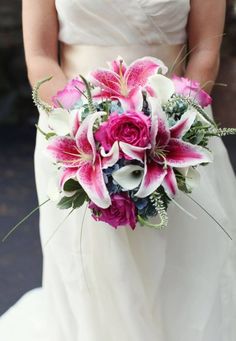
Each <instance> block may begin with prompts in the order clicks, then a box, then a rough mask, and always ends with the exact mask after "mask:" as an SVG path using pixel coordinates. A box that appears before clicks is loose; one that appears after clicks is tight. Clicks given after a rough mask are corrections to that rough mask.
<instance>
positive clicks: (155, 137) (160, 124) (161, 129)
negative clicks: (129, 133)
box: [148, 97, 170, 148]
mask: <svg viewBox="0 0 236 341" xmlns="http://www.w3.org/2000/svg"><path fill="white" fill-rule="evenodd" d="M148 101H149V104H150V107H151V120H152V123H151V132H150V135H151V145H152V148H154V147H155V146H156V145H158V146H165V145H166V143H167V142H168V141H169V138H170V132H169V127H168V122H167V118H166V114H165V113H164V111H163V110H162V107H161V104H160V102H159V101H158V100H157V99H156V98H152V97H150V98H149V99H148Z"/></svg>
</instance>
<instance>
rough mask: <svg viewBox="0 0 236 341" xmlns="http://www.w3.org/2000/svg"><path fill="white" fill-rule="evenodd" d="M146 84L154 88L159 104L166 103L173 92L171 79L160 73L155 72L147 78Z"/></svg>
mask: <svg viewBox="0 0 236 341" xmlns="http://www.w3.org/2000/svg"><path fill="white" fill-rule="evenodd" d="M148 85H150V86H151V88H152V89H153V90H154V92H155V94H156V97H157V98H158V100H159V101H160V103H161V105H163V104H166V103H167V101H168V100H169V99H170V97H171V96H172V95H173V94H174V93H175V86H174V83H173V81H172V80H171V79H170V78H168V77H166V76H163V75H161V74H156V75H153V76H151V77H149V78H148Z"/></svg>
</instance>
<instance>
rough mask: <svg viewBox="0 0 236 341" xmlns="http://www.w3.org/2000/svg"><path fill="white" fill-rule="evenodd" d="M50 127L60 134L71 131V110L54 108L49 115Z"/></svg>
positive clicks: (63, 134)
mask: <svg viewBox="0 0 236 341" xmlns="http://www.w3.org/2000/svg"><path fill="white" fill-rule="evenodd" d="M48 125H49V127H50V128H51V129H52V130H53V131H54V132H55V133H56V134H57V135H59V136H65V135H67V134H69V133H70V130H71V128H70V114H69V111H67V110H65V109H62V108H58V109H54V110H53V111H52V112H51V113H50V114H49V117H48Z"/></svg>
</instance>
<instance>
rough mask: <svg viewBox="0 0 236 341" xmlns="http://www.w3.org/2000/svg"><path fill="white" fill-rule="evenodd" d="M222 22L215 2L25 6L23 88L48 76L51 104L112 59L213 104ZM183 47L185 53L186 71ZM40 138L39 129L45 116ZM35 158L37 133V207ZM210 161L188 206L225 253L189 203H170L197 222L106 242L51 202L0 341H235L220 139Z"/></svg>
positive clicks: (111, 234)
mask: <svg viewBox="0 0 236 341" xmlns="http://www.w3.org/2000/svg"><path fill="white" fill-rule="evenodd" d="M224 15H225V1H224V0H218V1H215V0H208V1H203V0H202V1H201V0H191V1H190V0H175V1H173V0H131V1H128V2H127V1H123V0H71V1H68V0H56V1H54V0H47V1H45V0H37V1H35V0H23V29H24V44H25V55H26V62H27V66H28V76H29V80H30V83H31V84H32V85H34V84H35V82H36V81H37V80H39V79H42V78H44V77H46V76H48V75H53V79H52V81H51V82H48V83H47V84H46V85H45V86H44V87H43V88H42V89H41V97H42V98H43V99H44V100H45V101H48V102H50V101H51V97H52V96H53V95H54V94H55V93H56V92H57V91H58V90H59V89H61V88H63V87H64V85H65V84H66V82H67V80H68V79H70V78H72V77H73V76H76V75H78V74H83V75H84V76H86V75H87V73H88V71H89V70H91V69H94V68H96V67H98V66H104V67H105V66H106V61H111V60H113V59H115V58H116V57H117V56H118V55H121V56H122V57H123V58H124V60H125V61H126V63H130V62H132V61H133V60H134V59H137V58H139V57H143V56H154V57H157V58H160V59H162V60H163V61H164V62H165V63H166V64H167V65H168V66H169V67H171V66H173V65H174V66H175V67H174V68H172V69H174V73H175V74H178V75H184V76H186V77H188V78H190V79H195V80H198V81H199V82H200V83H201V84H206V90H207V91H208V92H210V91H211V88H212V83H213V82H208V81H214V80H215V78H216V75H217V71H218V67H219V49H220V44H221V35H222V31H223V25H224ZM58 42H59V44H58ZM185 44H186V45H187V46H188V50H189V51H191V53H190V54H189V56H188V58H187V59H188V62H187V63H185V58H183V55H182V52H183V46H184V45H185ZM58 56H59V60H60V62H59V61H58ZM209 114H210V115H211V108H209ZM226 114H227V113H226ZM39 126H40V127H41V128H42V129H44V130H45V129H46V128H47V115H46V113H44V112H42V111H41V112H40V115H39ZM44 147H45V141H44V137H43V136H41V135H40V133H38V134H37V141H36V148H35V175H36V185H37V191H38V198H39V203H42V202H44V201H45V199H46V198H47V194H46V192H47V180H48V178H49V177H50V175H51V174H53V171H54V166H53V165H52V164H51V162H50V161H49V160H48V159H47V157H46V156H45V154H44V152H43V150H44ZM211 149H212V150H213V153H214V156H215V161H214V163H213V164H212V165H210V166H208V167H202V169H201V184H200V186H199V187H198V188H197V189H196V190H195V191H194V193H193V198H194V199H195V200H196V201H197V202H198V203H200V204H201V205H202V206H204V207H205V208H206V209H207V211H208V212H209V213H210V214H211V215H212V216H213V217H214V218H215V219H216V220H217V221H218V222H220V223H221V224H222V225H223V226H224V227H225V228H226V229H227V231H228V232H229V233H230V234H231V236H232V238H233V241H232V240H230V239H229V238H228V237H227V236H226V235H225V234H224V233H223V232H222V230H220V229H219V227H218V225H217V224H216V223H215V221H214V220H213V219H212V218H211V217H210V216H209V215H208V214H206V213H205V212H204V211H203V210H201V209H200V208H199V206H197V205H196V204H195V203H194V202H193V201H191V200H190V199H189V198H188V197H186V196H181V195H179V197H178V199H177V200H178V202H179V203H180V204H181V205H182V206H183V207H185V208H186V209H187V210H188V211H190V212H191V213H193V214H194V215H195V216H196V217H197V219H196V220H193V219H191V218H190V217H189V216H187V215H185V214H184V213H183V212H182V211H180V210H179V208H178V207H176V206H175V205H170V207H169V210H168V214H169V218H170V222H169V226H168V228H167V229H165V230H162V231H158V230H154V229H148V228H144V227H141V226H139V225H138V226H137V228H136V229H135V230H134V231H132V230H131V229H125V228H120V229H117V230H115V229H112V228H110V227H109V226H108V225H106V224H105V223H102V222H95V221H94V220H93V219H92V218H91V216H90V212H88V211H87V210H86V207H85V206H82V207H81V208H80V209H79V210H77V211H75V212H74V213H73V214H72V215H71V216H70V217H68V218H67V219H65V217H66V213H65V212H64V211H63V210H59V209H57V208H56V205H55V204H54V203H53V202H49V203H47V204H45V205H44V206H42V207H41V209H40V235H41V243H42V248H43V256H44V266H43V283H42V288H40V289H35V290H33V291H31V292H29V293H27V294H25V295H24V296H23V297H22V298H21V299H20V300H19V301H18V302H17V303H16V304H15V305H14V306H13V307H12V308H11V309H9V310H8V312H7V313H6V314H4V315H3V316H2V317H1V318H0V339H1V340H2V341H144V340H147V341H177V340H180V341H235V340H236V325H235V319H236V260H235V259H236V258H235V256H236V248H235V240H236V231H235V221H236V213H235V203H236V186H235V177H234V174H233V170H232V167H231V165H230V162H229V158H228V154H227V152H226V150H225V147H224V145H223V143H222V141H221V139H217V138H215V139H214V140H213V142H212V144H211ZM63 220H64V221H63ZM60 224H61V225H60ZM58 225H60V228H59V229H57V227H58ZM82 227H83V229H82ZM81 230H82V232H83V233H81ZM55 231H56V232H55ZM52 235H53V238H52Z"/></svg>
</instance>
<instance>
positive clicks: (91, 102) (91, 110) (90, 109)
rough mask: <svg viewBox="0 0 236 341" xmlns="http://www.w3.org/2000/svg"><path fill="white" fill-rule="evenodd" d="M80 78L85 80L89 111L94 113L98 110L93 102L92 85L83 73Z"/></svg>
mask: <svg viewBox="0 0 236 341" xmlns="http://www.w3.org/2000/svg"><path fill="white" fill-rule="evenodd" d="M80 78H81V79H82V81H83V82H84V84H85V87H86V92H87V98H88V107H89V111H90V112H91V113H92V114H94V113H95V112H96V108H95V106H94V104H93V99H92V94H91V89H90V86H89V84H88V82H87V80H86V79H85V78H84V77H83V76H82V75H80Z"/></svg>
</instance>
